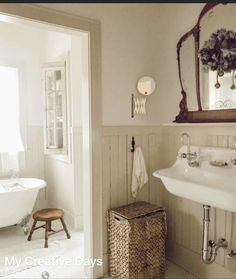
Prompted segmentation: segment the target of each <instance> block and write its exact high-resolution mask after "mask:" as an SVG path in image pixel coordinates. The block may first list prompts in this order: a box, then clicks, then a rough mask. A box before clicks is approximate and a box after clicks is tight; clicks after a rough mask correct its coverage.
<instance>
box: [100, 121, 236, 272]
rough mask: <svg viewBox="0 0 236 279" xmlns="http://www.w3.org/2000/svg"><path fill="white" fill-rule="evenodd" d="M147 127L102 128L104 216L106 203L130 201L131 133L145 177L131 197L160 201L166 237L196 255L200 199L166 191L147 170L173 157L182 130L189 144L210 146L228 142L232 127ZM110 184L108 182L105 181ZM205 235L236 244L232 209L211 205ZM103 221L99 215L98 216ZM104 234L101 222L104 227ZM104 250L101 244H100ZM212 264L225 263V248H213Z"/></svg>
mask: <svg viewBox="0 0 236 279" xmlns="http://www.w3.org/2000/svg"><path fill="white" fill-rule="evenodd" d="M152 129H153V128H148V127H146V128H144V127H143V128H136V127H132V128H131V131H130V127H127V128H122V129H121V128H119V127H118V128H116V127H112V128H111V129H110V130H109V129H108V130H106V135H104V145H107V146H110V149H109V148H108V147H105V148H103V168H105V169H106V170H104V171H103V183H104V190H105V191H106V193H105V194H104V215H105V212H106V211H107V209H108V208H109V207H113V206H117V205H122V204H127V203H131V202H133V201H134V199H133V197H132V194H131V178H132V167H133V153H131V152H130V150H129V147H130V142H131V137H132V136H135V141H136V146H138V145H140V146H141V147H142V150H143V153H144V157H145V161H146V167H147V171H148V175H149V182H148V184H147V185H146V186H144V187H143V189H142V190H141V191H140V193H139V194H138V198H137V200H148V201H150V202H152V203H156V204H160V205H163V206H166V208H167V214H168V242H169V247H170V249H171V247H172V246H171V243H173V244H175V245H176V244H177V245H180V246H183V247H185V248H186V249H188V250H189V251H192V252H193V253H198V254H199V255H200V254H201V248H202V218H203V208H202V205H201V204H198V203H194V202H191V201H189V200H186V199H181V198H178V197H175V196H174V195H171V194H169V193H168V192H167V191H166V189H165V188H164V187H163V185H162V183H161V182H160V180H158V179H156V178H155V177H153V176H152V173H153V172H154V171H155V170H156V169H158V168H163V167H168V166H170V165H171V164H173V162H174V161H175V159H176V154H177V151H178V149H179V147H180V135H181V133H183V132H187V133H189V134H190V136H191V142H192V144H194V145H208V146H215V147H229V148H232V147H234V144H235V136H236V132H235V133H234V132H233V134H232V132H231V133H229V134H228V135H227V134H225V131H224V129H217V128H212V129H209V128H207V127H205V128H199V127H198V128H196V127H195V128H193V127H181V126H180V127H166V128H164V129H162V130H161V129H159V130H158V129H157V130H156V131H155V132H153V131H152ZM109 183H110V184H109ZM210 218H211V223H210V239H213V240H217V239H218V238H219V237H226V239H227V240H228V241H229V242H230V249H236V214H235V213H231V212H226V211H224V210H220V209H215V208H211V216H210ZM104 222H105V220H104ZM104 235H106V227H104ZM104 248H105V249H104V250H105V251H106V249H107V246H106V245H105V246H104ZM218 252H219V253H218V256H217V264H218V265H221V266H224V267H225V266H226V261H225V259H226V252H225V251H223V250H221V249H219V251H218Z"/></svg>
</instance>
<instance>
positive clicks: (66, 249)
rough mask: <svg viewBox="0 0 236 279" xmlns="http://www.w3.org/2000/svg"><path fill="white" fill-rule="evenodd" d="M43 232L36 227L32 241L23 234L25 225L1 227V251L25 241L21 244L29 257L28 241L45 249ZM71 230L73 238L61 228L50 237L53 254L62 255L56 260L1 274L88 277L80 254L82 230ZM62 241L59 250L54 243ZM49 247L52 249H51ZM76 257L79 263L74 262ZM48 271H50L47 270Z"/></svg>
mask: <svg viewBox="0 0 236 279" xmlns="http://www.w3.org/2000/svg"><path fill="white" fill-rule="evenodd" d="M43 233H44V232H43V230H42V229H39V230H37V231H35V233H34V234H33V237H32V240H31V241H30V242H29V241H27V240H26V236H25V235H24V234H23V232H22V229H21V228H20V227H18V226H14V227H9V228H4V229H0V247H1V251H2V250H3V251H4V249H9V247H11V246H12V247H17V246H16V245H18V246H19V245H23V246H22V247H25V248H23V249H24V250H25V251H24V254H25V257H27V256H28V255H30V253H29V252H30V251H29V248H30V247H29V245H33V244H34V243H37V245H39V246H40V249H41V250H43V252H44V253H45V248H41V247H43V245H44V235H43ZM70 234H71V239H67V238H66V236H65V233H64V232H59V233H57V234H55V235H52V236H51V237H49V248H50V247H51V249H54V250H53V254H52V255H53V257H55V256H56V257H57V254H58V255H59V257H58V261H57V262H56V261H54V262H52V261H50V263H52V264H50V265H48V262H47V261H45V262H43V263H42V264H40V265H37V266H34V267H31V268H28V269H25V270H23V271H20V272H16V273H13V274H11V275H8V276H4V277H1V278H24V279H28V278H30V279H31V278H43V279H48V278H49V279H50V278H64V279H65V278H85V275H84V272H83V265H82V263H81V258H83V233H82V232H71V231H70ZM59 241H60V247H58V248H59V249H58V251H56V250H55V248H53V244H54V243H55V242H59ZM13 249H16V248H13ZM56 249H57V247H56ZM48 251H50V249H49V250H48ZM13 255H14V254H13ZM0 256H1V255H0ZM49 258H50V257H49ZM71 259H72V260H71ZM75 261H76V264H75V263H74V262H75ZM46 272H48V274H47V273H46ZM43 275H44V276H43ZM48 276H49V277H48Z"/></svg>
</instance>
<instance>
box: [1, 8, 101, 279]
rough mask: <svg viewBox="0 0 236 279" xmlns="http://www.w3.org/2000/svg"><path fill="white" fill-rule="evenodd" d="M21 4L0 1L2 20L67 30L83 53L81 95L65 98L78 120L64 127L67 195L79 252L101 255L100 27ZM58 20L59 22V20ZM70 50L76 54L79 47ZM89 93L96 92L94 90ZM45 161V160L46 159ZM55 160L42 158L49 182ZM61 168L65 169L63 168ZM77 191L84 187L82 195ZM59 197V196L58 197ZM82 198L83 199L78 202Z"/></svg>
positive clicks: (91, 271) (90, 272) (93, 270)
mask: <svg viewBox="0 0 236 279" xmlns="http://www.w3.org/2000/svg"><path fill="white" fill-rule="evenodd" d="M23 6H25V7H24V9H22V5H17V4H16V5H7V4H3V5H0V13H1V21H4V22H8V23H12V24H19V25H22V26H26V25H27V22H28V23H29V22H30V25H31V26H34V27H37V28H38V27H39V25H40V27H43V29H45V28H49V29H50V32H59V33H63V32H64V33H66V34H67V35H68V34H70V35H73V36H78V37H79V38H80V43H81V44H80V47H81V52H80V53H83V55H80V61H81V62H82V63H81V64H82V67H81V68H80V71H81V72H80V73H81V77H82V78H81V80H80V90H81V92H82V94H81V98H80V97H78V95H74V96H73V100H70V102H71V103H72V104H73V105H74V106H75V107H74V109H72V110H71V111H70V112H71V114H72V115H70V117H71V118H72V119H74V120H76V121H78V123H77V124H78V127H77V126H69V127H68V133H70V134H71V138H70V139H69V140H70V141H71V143H72V146H73V148H72V154H71V160H73V159H75V160H74V164H73V171H71V173H72V175H73V182H74V185H75V187H74V192H73V193H72V194H70V196H71V198H74V212H75V215H76V214H77V216H76V217H75V218H74V226H75V229H80V227H81V224H82V220H83V229H84V236H85V237H84V244H85V245H84V251H83V254H84V255H83V256H84V258H86V259H90V258H91V259H101V258H102V225H101V220H102V218H101V214H102V211H101V169H100V168H101V163H100V162H101V154H100V152H99V150H100V140H101V137H100V133H101V90H100V50H99V49H100V31H99V26H98V24H97V23H93V22H91V21H86V20H81V19H75V18H74V17H70V16H69V15H64V14H59V13H56V12H53V11H48V10H45V9H42V8H38V7H34V6H33V5H23ZM59 22H60V24H58V23H59ZM61 22H64V24H61ZM59 25H60V26H59ZM62 29H63V32H62ZM86 51H87V53H86ZM75 55H79V54H78V52H77V53H76V54H75ZM59 56H60V55H58V57H59ZM46 62H47V61H46ZM91 65H93V67H91ZM77 77H78V75H77ZM94 92H96V94H93V93H94ZM68 99H69V98H68ZM76 104H79V105H81V113H82V116H83V117H82V118H80V117H79V116H78V110H77V109H76V108H77V106H76ZM79 122H80V123H79ZM80 124H81V126H80ZM79 143H81V144H79ZM77 156H78V157H77ZM45 160H46V161H47V159H45ZM69 160H70V159H69ZM58 161H60V160H58ZM58 164H59V165H60V167H58V166H57V167H55V166H54V165H52V162H47V165H46V166H47V170H49V169H50V168H51V171H50V174H52V172H53V171H54V175H53V179H54V180H52V182H53V183H54V182H55V177H56V176H57V174H58V173H60V174H61V173H62V172H61V165H63V164H64V165H65V162H63V160H61V161H60V163H58ZM65 173H68V172H67V171H65ZM60 181H61V179H60ZM95 181H96V185H95ZM53 183H52V184H53ZM81 185H82V187H81V188H80V187H79V186H81ZM54 190H55V189H54ZM81 190H82V191H83V194H82V195H81ZM42 195H43V194H42ZM65 197H66V196H65ZM81 197H82V199H81ZM67 198H68V197H67ZM58 199H60V198H59V196H58V197H57V198H56V199H55V200H56V202H58ZM63 201H64V199H62V202H63ZM83 201H86V202H84V203H83V206H82V207H81V203H82V202H83ZM54 202H55V201H54ZM81 212H83V218H82V214H80V213H81ZM70 218H71V217H68V222H71V221H70V220H69V219H70ZM95 232H96V233H95ZM85 274H86V276H88V277H90V278H97V277H100V276H101V275H102V267H101V266H100V265H97V266H89V265H86V266H85Z"/></svg>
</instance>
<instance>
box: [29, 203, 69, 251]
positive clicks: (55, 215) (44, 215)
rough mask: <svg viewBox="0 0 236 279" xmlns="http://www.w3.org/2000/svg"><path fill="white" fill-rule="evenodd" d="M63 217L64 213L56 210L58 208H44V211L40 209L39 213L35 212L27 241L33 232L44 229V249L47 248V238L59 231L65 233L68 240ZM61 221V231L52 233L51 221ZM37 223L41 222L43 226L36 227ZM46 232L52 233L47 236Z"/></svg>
mask: <svg viewBox="0 0 236 279" xmlns="http://www.w3.org/2000/svg"><path fill="white" fill-rule="evenodd" d="M63 216H64V211H63V210H62V209H58V208H45V209H41V210H39V211H36V212H35V213H34V215H33V219H34V223H33V226H32V228H31V231H30V234H29V237H28V241H30V240H31V238H32V235H33V232H34V231H35V230H37V229H40V228H44V229H45V244H44V248H48V236H50V235H52V234H54V233H57V232H61V231H63V230H64V231H65V233H66V236H67V238H68V239H69V238H70V235H69V232H68V230H67V228H66V224H65V222H64V220H63ZM58 219H60V220H61V223H62V226H63V229H61V230H59V231H54V230H53V229H52V221H54V220H58ZM38 221H43V222H45V225H42V226H39V227H36V224H37V222H38ZM48 232H52V233H50V234H48Z"/></svg>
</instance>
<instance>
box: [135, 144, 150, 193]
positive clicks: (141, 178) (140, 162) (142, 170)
mask: <svg viewBox="0 0 236 279" xmlns="http://www.w3.org/2000/svg"><path fill="white" fill-rule="evenodd" d="M147 182H148V175H147V171H146V166H145V161H144V157H143V152H142V149H141V147H137V148H135V151H134V161H133V174H132V185H131V188H132V195H133V197H134V198H136V196H137V193H138V190H139V189H141V188H142V187H143V185H144V184H146V183H147Z"/></svg>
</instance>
